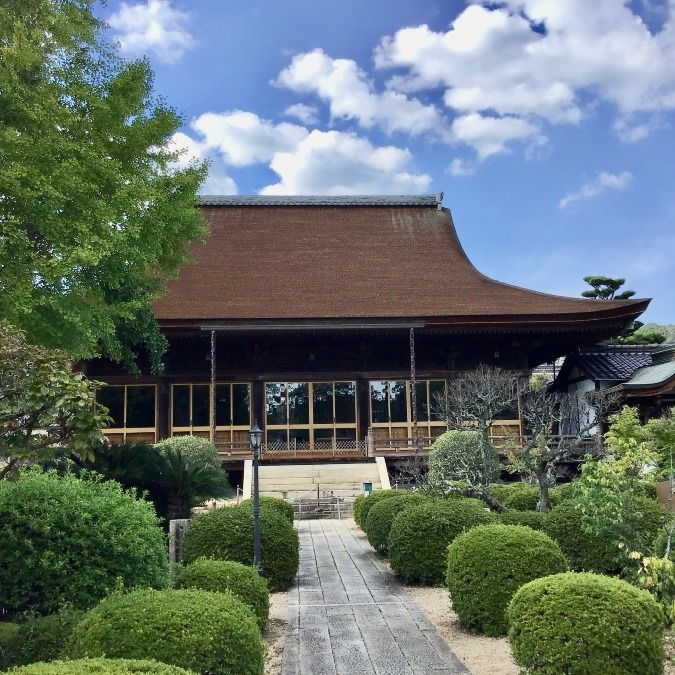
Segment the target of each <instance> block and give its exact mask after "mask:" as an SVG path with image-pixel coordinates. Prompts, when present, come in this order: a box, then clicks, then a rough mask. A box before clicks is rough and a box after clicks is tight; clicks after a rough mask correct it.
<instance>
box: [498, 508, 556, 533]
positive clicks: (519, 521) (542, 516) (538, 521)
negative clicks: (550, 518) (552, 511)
mask: <svg viewBox="0 0 675 675" xmlns="http://www.w3.org/2000/svg"><path fill="white" fill-rule="evenodd" d="M547 515H548V514H546V513H541V512H540V511H504V512H503V513H498V514H497V516H498V518H499V521H500V522H501V523H502V525H525V526H526V527H531V528H532V529H533V530H539V531H541V532H545V531H546V517H547Z"/></svg>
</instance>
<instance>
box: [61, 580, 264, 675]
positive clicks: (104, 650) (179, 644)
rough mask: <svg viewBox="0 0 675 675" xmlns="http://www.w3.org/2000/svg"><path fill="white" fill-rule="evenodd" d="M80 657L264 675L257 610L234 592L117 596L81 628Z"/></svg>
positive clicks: (77, 635) (218, 674)
mask: <svg viewBox="0 0 675 675" xmlns="http://www.w3.org/2000/svg"><path fill="white" fill-rule="evenodd" d="M66 653H67V654H68V655H69V656H73V657H75V658H87V657H89V658H92V657H94V658H97V657H102V656H106V657H113V658H128V659H136V658H150V659H155V660H157V661H160V662H162V663H168V664H170V665H174V666H179V667H180V668H186V669H188V670H194V671H195V672H196V673H209V674H210V675H262V673H263V666H264V657H265V650H264V647H263V644H262V640H261V637H260V630H259V628H258V625H257V623H256V620H255V617H254V615H253V612H252V611H251V610H250V609H249V608H248V607H246V606H245V605H244V604H243V603H242V602H241V601H240V600H239V599H238V598H236V597H235V596H234V595H232V594H231V593H213V592H211V591H200V590H194V589H180V590H164V591H155V590H152V589H148V590H140V591H134V592H132V593H128V594H124V595H123V594H117V595H112V596H110V597H108V598H106V599H105V600H102V601H101V603H100V604H99V605H98V606H97V607H95V608H94V609H92V610H91V611H90V612H89V613H88V614H87V615H86V616H85V618H84V619H83V620H82V622H81V623H80V624H79V625H78V626H77V627H76V628H75V630H74V631H73V635H72V637H71V640H70V643H69V645H68V649H67V652H66Z"/></svg>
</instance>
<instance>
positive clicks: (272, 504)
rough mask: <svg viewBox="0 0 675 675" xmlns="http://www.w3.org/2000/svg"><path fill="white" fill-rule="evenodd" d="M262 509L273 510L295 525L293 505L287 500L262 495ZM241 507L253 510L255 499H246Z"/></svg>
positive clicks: (241, 503)
mask: <svg viewBox="0 0 675 675" xmlns="http://www.w3.org/2000/svg"><path fill="white" fill-rule="evenodd" d="M259 500H260V508H261V509H273V510H274V511H276V512H277V513H278V514H279V515H282V516H283V517H284V518H286V519H287V520H288V522H289V523H291V525H292V524H293V518H294V515H295V514H294V512H293V504H291V503H290V502H287V501H286V500H285V499H279V498H278V497H268V496H266V495H262V496H260V497H259ZM239 506H244V507H245V508H250V509H252V508H253V498H250V499H244V501H243V502H240V504H239Z"/></svg>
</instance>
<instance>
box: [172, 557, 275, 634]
mask: <svg viewBox="0 0 675 675" xmlns="http://www.w3.org/2000/svg"><path fill="white" fill-rule="evenodd" d="M175 586H176V588H198V589H201V590H202V591H215V592H217V593H225V592H227V591H230V592H231V593H232V594H233V595H235V596H236V597H238V598H239V599H240V600H241V601H242V602H243V603H244V604H245V605H247V606H248V607H250V608H251V609H252V610H253V612H254V614H255V615H256V617H257V619H258V627H259V628H260V630H263V628H264V627H265V624H266V623H267V618H268V616H269V613H270V594H269V591H268V590H267V582H266V581H265V580H264V579H262V578H261V577H260V576H259V575H258V571H257V570H256V569H254V568H253V567H246V565H242V564H241V563H238V562H234V561H232V560H209V559H207V558H200V559H199V560H196V561H195V562H193V563H192V564H191V565H187V567H182V568H180V569H179V570H178V572H177V573H176V579H175Z"/></svg>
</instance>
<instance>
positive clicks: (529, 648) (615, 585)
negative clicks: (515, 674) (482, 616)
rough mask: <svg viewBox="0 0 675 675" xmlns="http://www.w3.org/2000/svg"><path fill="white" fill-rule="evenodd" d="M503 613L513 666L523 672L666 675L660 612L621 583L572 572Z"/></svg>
mask: <svg viewBox="0 0 675 675" xmlns="http://www.w3.org/2000/svg"><path fill="white" fill-rule="evenodd" d="M506 614H507V618H508V622H509V641H510V643H511V650H512V651H513V656H514V659H515V662H516V663H517V664H518V665H519V666H521V667H523V668H526V669H527V672H528V673H533V674H537V675H559V674H560V673H570V674H573V673H574V674H578V675H585V674H588V675H636V674H638V673H639V675H657V673H658V674H659V675H660V674H661V673H663V660H664V653H663V637H662V632H663V616H662V613H661V610H660V608H659V606H658V604H657V603H656V601H655V600H654V599H653V598H652V597H651V596H650V595H649V594H648V593H646V592H645V591H641V590H639V589H637V588H634V587H633V586H631V585H630V584H628V583H626V582H625V581H622V580H620V579H612V578H609V577H604V576H601V575H597V574H591V573H580V574H577V573H574V572H565V573H562V574H555V575H553V576H549V577H544V578H543V579H536V580H534V581H531V582H529V583H527V584H525V585H524V586H523V587H522V588H520V590H518V591H517V593H516V594H515V595H514V597H513V599H512V600H511V603H510V604H509V606H508V609H507V611H506Z"/></svg>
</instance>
